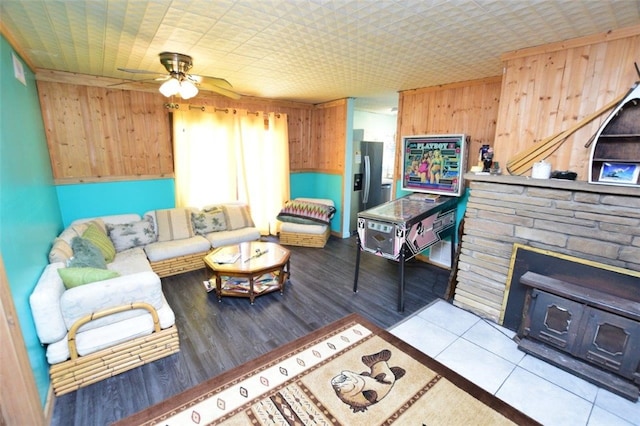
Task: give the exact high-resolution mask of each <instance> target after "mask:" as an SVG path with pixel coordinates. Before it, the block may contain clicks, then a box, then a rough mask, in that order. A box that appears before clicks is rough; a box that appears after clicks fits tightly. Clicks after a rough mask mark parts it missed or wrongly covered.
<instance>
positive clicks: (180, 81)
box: [118, 52, 240, 99]
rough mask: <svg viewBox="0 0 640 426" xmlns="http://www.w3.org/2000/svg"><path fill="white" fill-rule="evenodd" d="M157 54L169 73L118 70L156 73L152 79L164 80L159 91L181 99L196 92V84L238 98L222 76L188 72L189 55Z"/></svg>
mask: <svg viewBox="0 0 640 426" xmlns="http://www.w3.org/2000/svg"><path fill="white" fill-rule="evenodd" d="M159 56H160V63H161V64H162V65H163V66H164V67H165V69H166V70H167V72H168V73H169V74H164V73H159V72H156V71H145V70H137V69H130V68H118V70H119V71H124V72H129V73H133V74H157V75H158V76H159V77H157V78H154V79H153V80H155V81H164V83H162V85H161V86H160V93H162V94H163V95H164V96H166V97H170V96H174V95H179V96H180V97H182V98H183V99H189V98H192V97H194V96H195V95H197V94H198V86H200V87H202V88H204V89H207V90H211V91H212V92H216V93H219V94H221V95H224V96H227V97H229V98H232V99H240V95H239V94H237V93H236V92H234V91H233V90H231V89H233V86H231V83H229V82H228V81H227V80H225V79H224V78H217V77H206V76H201V75H195V74H189V70H190V69H191V67H192V66H193V58H191V56H189V55H184V54H182V53H173V52H162V53H160V55H159Z"/></svg>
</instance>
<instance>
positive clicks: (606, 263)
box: [453, 174, 640, 399]
mask: <svg viewBox="0 0 640 426" xmlns="http://www.w3.org/2000/svg"><path fill="white" fill-rule="evenodd" d="M465 179H467V181H470V188H471V191H470V196H469V199H468V204H467V211H466V214H465V224H464V234H463V236H462V243H461V250H460V254H459V261H458V272H457V283H456V288H455V293H454V298H453V303H454V305H456V306H458V307H461V308H463V309H466V310H468V311H471V312H474V313H476V314H478V315H480V316H482V317H484V318H487V319H490V320H492V321H494V322H497V323H500V324H502V325H504V326H505V327H507V328H510V329H512V330H514V331H517V332H518V339H519V340H520V346H521V349H523V350H525V351H526V352H529V353H532V354H534V355H535V356H538V357H541V358H544V359H547V360H549V361H550V362H552V363H554V364H556V365H559V366H561V367H563V368H565V369H568V370H570V371H573V372H574V373H577V374H578V375H579V376H581V377H583V378H586V379H588V380H591V378H590V377H589V375H595V376H599V375H600V371H601V370H606V369H608V370H616V369H617V370H619V371H614V374H615V375H621V376H623V377H622V379H623V382H624V381H625V380H626V381H627V382H625V383H628V382H629V381H630V382H631V384H632V387H633V386H635V385H634V384H633V381H634V380H636V381H637V383H639V384H640V370H639V368H640V365H639V360H638V359H636V358H639V359H640V357H638V355H637V353H638V351H639V349H640V348H639V347H638V344H637V343H636V342H637V339H638V338H640V188H636V187H623V186H604V185H592V184H588V183H586V182H576V181H564V180H548V179H546V180H542V179H531V178H527V177H520V176H491V175H472V174H467V175H465ZM594 265H595V266H594ZM613 316H615V317H616V318H615V319H612V318H613ZM596 317H597V318H606V321H604V322H603V321H600V320H593V321H592V320H590V319H593V318H596ZM523 318H524V321H523ZM627 320H631V323H629V324H628V323H627V322H625V321H627ZM590 321H591V322H590ZM594 321H595V322H594ZM598 321H600V322H598ZM605 323H606V324H605ZM569 324H571V327H569ZM620 324H624V326H622V325H620ZM594 327H595V328H594ZM569 329H570V330H569ZM593 330H596V331H593ZM599 330H601V331H602V332H601V333H600V335H599V337H598V332H599ZM589 333H591V334H589ZM630 335H633V336H632V339H631V337H629V336H630ZM594 336H595V337H594ZM616 339H618V341H616ZM629 339H631V340H632V346H629V345H627V343H625V342H628V341H629ZM605 341H606V344H604V345H603V342H605ZM620 342H622V343H620ZM594 344H595V346H594ZM590 345H591V346H590ZM625 345H627V346H625ZM598 346H604V347H606V349H605V350H604V351H600V352H598V350H599V349H598ZM623 346H625V347H626V349H625V350H628V351H630V352H632V358H633V356H635V357H636V358H633V359H629V357H627V358H625V356H624V354H623V355H620V354H618V355H620V356H618V355H616V356H617V358H616V357H613V356H610V352H611V351H613V352H611V353H617V352H620V351H619V349H620V348H621V347H623ZM594 347H595V349H594ZM549 348H551V349H553V350H551V351H550V350H549ZM612 348H615V350H613V349H612ZM536 351H537V352H536ZM563 351H564V352H566V354H562V353H560V355H558V352H563ZM567 354H570V355H572V356H573V357H574V358H580V357H581V356H582V358H583V359H584V360H585V361H586V363H584V364H580V365H578V366H577V367H576V366H575V365H574V366H569V367H567V366H565V365H561V364H562V362H561V361H563V360H564V359H568V358H571V357H567ZM614 358H615V359H614ZM623 358H624V360H623ZM558 360H560V361H558ZM618 361H620V362H627V363H628V365H627V364H625V366H624V368H623V367H619V366H615V365H614V364H616V363H617V362H618ZM599 362H600V363H601V364H602V365H599V366H598V365H597V364H598V363H599ZM586 364H595V365H596V369H595V370H594V371H595V373H593V372H589V373H588V374H586V376H585V374H582V373H583V371H584V370H585V368H586V369H587V370H589V369H590V368H592V367H591V366H590V365H588V366H587V367H585V365H586ZM601 367H602V368H601ZM623 370H624V371H627V372H630V373H629V374H627V375H626V376H624V374H621V372H622V371H623ZM592 373H593V374H592ZM611 377H612V376H609V378H607V379H605V380H604V382H606V381H609V380H610V379H611ZM591 381H594V382H596V383H598V382H597V380H595V379H594V380H591ZM604 382H600V383H599V384H601V385H602V384H603V383H604ZM625 383H622V384H621V385H620V386H618V388H623V387H625V386H626V385H625ZM610 390H613V391H616V389H611V388H610ZM618 393H620V392H618ZM621 394H622V393H621ZM634 394H635V397H637V386H636V388H634V389H632V390H631V391H626V395H624V396H626V397H628V398H630V399H633V398H634Z"/></svg>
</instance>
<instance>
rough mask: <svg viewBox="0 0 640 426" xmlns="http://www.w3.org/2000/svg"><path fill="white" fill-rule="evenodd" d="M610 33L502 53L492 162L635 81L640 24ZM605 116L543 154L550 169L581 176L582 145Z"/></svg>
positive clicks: (584, 163)
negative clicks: (501, 78)
mask: <svg viewBox="0 0 640 426" xmlns="http://www.w3.org/2000/svg"><path fill="white" fill-rule="evenodd" d="M613 33H614V32H611V33H606V34H601V35H594V36H589V37H585V38H583V39H576V40H572V41H568V42H564V43H560V44H559V43H554V44H551V45H547V46H539V47H536V48H531V49H525V50H522V51H516V52H509V53H507V54H505V55H503V61H504V63H505V74H504V81H503V85H502V95H501V96H502V97H501V102H500V108H499V114H498V124H497V130H496V139H495V143H494V150H495V152H496V160H497V161H501V162H505V163H506V161H507V160H509V159H510V158H512V157H513V156H515V155H516V154H517V153H519V152H521V151H523V150H525V149H527V148H528V147H530V146H532V145H533V144H535V143H537V142H539V141H541V140H542V139H544V138H546V137H549V136H553V135H555V134H558V133H560V132H562V131H563V130H565V129H567V128H570V127H571V126H572V125H574V124H575V123H577V122H578V121H579V120H581V119H582V118H584V117H586V116H588V115H590V114H593V113H595V112H597V111H598V110H599V109H600V108H602V107H603V106H604V105H606V104H607V103H609V102H610V101H611V100H612V99H615V98H616V97H618V96H621V95H623V94H624V93H626V92H627V91H628V90H629V88H630V87H631V86H632V84H633V83H634V81H637V80H638V76H637V74H636V71H635V68H634V65H633V62H634V61H638V57H637V53H636V52H638V51H640V26H636V27H633V28H631V29H625V30H623V31H620V32H618V33H617V34H613ZM607 115H608V112H606V113H603V114H602V115H601V116H600V117H598V118H597V119H596V120H594V121H593V122H591V123H589V124H587V125H585V126H584V127H583V128H582V129H579V130H578V131H576V132H575V133H574V134H573V135H571V136H569V137H568V138H567V139H566V140H565V141H564V143H563V144H561V145H560V146H559V147H558V148H557V149H556V150H555V151H554V152H553V153H552V154H551V155H550V156H549V157H548V158H547V161H550V162H551V164H552V168H553V169H555V170H572V171H575V172H577V173H578V179H579V180H585V179H586V178H587V176H588V162H589V152H590V151H589V149H587V148H585V146H584V145H585V144H586V142H587V141H588V140H589V139H590V138H591V136H592V135H593V134H595V133H596V132H597V130H598V128H599V126H600V124H601V123H602V122H603V121H604V119H605V118H606V117H607ZM527 173H529V172H525V174H527Z"/></svg>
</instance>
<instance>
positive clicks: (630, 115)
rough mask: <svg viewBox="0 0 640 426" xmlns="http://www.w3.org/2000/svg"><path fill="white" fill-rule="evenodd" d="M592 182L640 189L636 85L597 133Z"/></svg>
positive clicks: (639, 95) (639, 112) (638, 93)
mask: <svg viewBox="0 0 640 426" xmlns="http://www.w3.org/2000/svg"><path fill="white" fill-rule="evenodd" d="M589 183H597V184H602V185H618V186H635V187H640V85H639V84H638V83H636V84H635V85H634V86H633V87H632V88H631V90H630V91H629V93H628V94H627V96H625V98H624V99H623V100H622V101H621V102H620V103H619V104H618V105H617V106H616V108H615V109H614V110H613V111H612V112H611V114H610V115H609V117H607V119H606V120H605V121H604V122H603V124H602V126H600V129H599V130H598V132H597V133H596V134H595V136H594V139H593V144H592V147H591V157H590V168H589Z"/></svg>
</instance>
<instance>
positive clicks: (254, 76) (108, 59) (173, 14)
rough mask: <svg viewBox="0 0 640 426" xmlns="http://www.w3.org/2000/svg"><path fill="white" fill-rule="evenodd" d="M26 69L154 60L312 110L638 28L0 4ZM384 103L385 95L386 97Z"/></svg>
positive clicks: (562, 2)
mask: <svg viewBox="0 0 640 426" xmlns="http://www.w3.org/2000/svg"><path fill="white" fill-rule="evenodd" d="M0 17H1V19H2V23H3V26H4V27H5V28H6V29H7V31H9V32H10V34H11V35H12V39H13V40H15V41H16V43H18V44H19V47H20V48H21V50H22V51H23V52H25V53H26V54H27V55H28V56H29V60H30V61H31V62H32V63H34V64H35V65H36V66H37V67H38V68H50V69H60V70H66V71H74V72H84V73H91V74H96V75H105V76H112V77H119V78H131V77H138V76H137V75H133V76H132V75H131V74H128V73H124V72H121V71H118V70H117V68H118V67H120V68H132V69H142V70H150V71H153V72H162V73H163V72H164V68H163V67H162V65H160V62H159V59H158V53H160V52H161V51H163V50H169V51H177V52H180V53H185V54H189V55H192V56H193V58H194V68H193V71H194V72H195V73H199V74H202V75H213V76H222V77H223V78H227V79H228V80H229V81H231V82H232V84H233V85H234V87H236V88H238V90H239V91H241V92H242V93H247V94H253V95H259V94H262V95H263V96H269V97H274V98H279V99H291V100H296V99H297V100H304V101H309V102H321V101H326V100H330V99H335V98H340V97H349V96H356V97H359V101H358V102H359V103H361V104H363V103H367V104H371V102H369V101H367V97H369V98H371V99H375V98H376V97H378V98H380V100H381V102H383V100H384V99H389V94H396V98H397V92H398V90H406V89H412V88H419V87H426V86H431V85H435V84H444V83H447V82H453V81H460V80H465V79H474V78H481V77H486V76H491V75H499V74H500V73H501V72H502V64H501V62H500V55H501V54H503V53H505V52H507V51H512V50H516V49H521V48H525V47H531V46H535V45H540V44H544V43H549V42H554V41H561V40H565V39H569V38H575V37H580V36H584V35H589V34H595V33H598V32H603V31H607V30H610V29H615V28H621V27H624V26H631V25H637V23H638V22H640V2H638V1H635V0H597V1H596V0H586V1H582V0H581V1H578V0H576V1H571V0H513V1H506V0H437V1H436V0H430V1H424V0H394V1H392V0H381V1H374V0H334V1H329V0H216V1H204V0H154V1H149V0H101V1H93V0H74V1H50V0H29V1H17V0H1V1H0ZM392 97H393V96H392Z"/></svg>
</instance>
